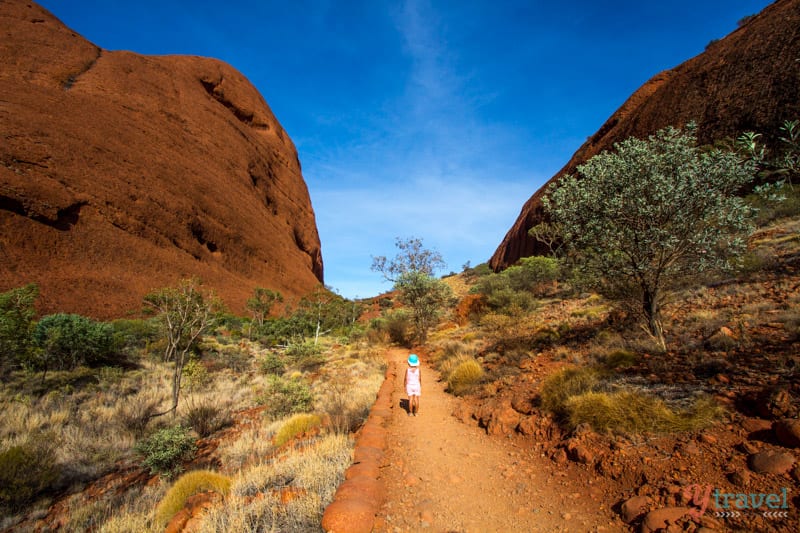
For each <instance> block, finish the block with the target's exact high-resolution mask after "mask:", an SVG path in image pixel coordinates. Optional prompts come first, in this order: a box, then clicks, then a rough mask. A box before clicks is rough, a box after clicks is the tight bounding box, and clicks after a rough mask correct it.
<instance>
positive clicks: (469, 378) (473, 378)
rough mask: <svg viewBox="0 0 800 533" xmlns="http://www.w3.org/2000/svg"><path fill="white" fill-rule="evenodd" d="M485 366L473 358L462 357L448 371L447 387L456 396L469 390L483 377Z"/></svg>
mask: <svg viewBox="0 0 800 533" xmlns="http://www.w3.org/2000/svg"><path fill="white" fill-rule="evenodd" d="M483 374H484V372H483V367H482V366H481V364H480V363H479V362H478V361H476V360H475V359H473V358H471V357H470V358H464V359H460V360H459V362H458V364H457V365H456V366H455V367H454V368H453V369H452V370H451V371H450V372H448V373H447V388H448V390H449V391H450V392H452V393H453V394H455V395H456V396H460V395H462V394H465V393H466V392H469V391H470V390H471V389H472V388H473V387H474V386H475V385H477V384H478V383H479V382H480V380H481V379H482V378H483Z"/></svg>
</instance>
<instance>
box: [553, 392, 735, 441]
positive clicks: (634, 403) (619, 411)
mask: <svg viewBox="0 0 800 533" xmlns="http://www.w3.org/2000/svg"><path fill="white" fill-rule="evenodd" d="M565 409H566V412H567V417H568V420H569V424H570V426H572V427H576V426H578V425H579V424H582V423H588V424H590V425H591V426H592V427H593V428H594V429H595V430H596V431H602V432H618V433H628V434H637V433H644V432H652V433H669V432H675V431H694V430H697V429H701V428H703V427H706V426H708V425H710V424H712V423H713V422H714V421H716V420H718V419H719V418H720V417H721V416H722V415H723V414H724V410H723V409H722V408H721V407H719V406H718V405H717V404H716V403H714V401H713V400H712V399H710V398H701V399H699V400H697V401H695V403H694V405H693V406H692V407H691V408H690V409H687V410H685V411H674V410H672V409H671V408H670V407H669V406H668V405H667V404H666V403H664V401H662V400H660V399H658V398H655V397H652V396H648V395H646V394H643V393H641V392H636V391H618V392H613V393H606V392H587V393H584V394H580V395H576V396H572V397H570V398H568V399H567V401H566V403H565Z"/></svg>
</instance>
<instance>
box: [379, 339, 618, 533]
mask: <svg viewBox="0 0 800 533" xmlns="http://www.w3.org/2000/svg"><path fill="white" fill-rule="evenodd" d="M407 356H408V352H407V351H404V350H401V349H390V350H389V351H388V352H387V360H388V362H389V364H390V365H393V366H394V368H395V369H396V372H394V375H390V376H389V378H388V379H390V380H394V386H393V392H392V409H391V410H392V416H391V419H390V420H389V422H388V424H387V449H386V457H385V461H384V466H383V468H382V470H381V475H380V479H381V481H382V482H383V484H384V487H385V489H386V494H387V496H386V502H385V503H384V505H383V506H382V508H381V510H380V512H379V514H378V516H377V519H376V521H375V528H374V531H376V532H391V533H401V532H410V531H432V532H459V533H479V532H480V533H483V532H494V531H497V532H500V531H503V532H509V531H526V532H529V531H542V532H567V531H575V532H584V533H585V532H587V531H603V532H615V531H626V529H625V528H624V527H623V526H622V524H621V522H619V520H617V519H616V518H615V517H614V516H613V513H612V511H611V510H610V509H609V508H608V504H607V503H605V499H606V498H605V496H606V495H605V494H604V493H603V492H604V491H603V489H602V488H601V486H600V485H595V484H593V481H592V476H590V475H589V474H588V473H587V472H583V471H574V470H569V471H568V470H566V469H564V468H563V467H559V466H557V465H555V464H554V463H553V462H552V461H550V460H549V459H547V458H545V457H542V456H541V453H540V452H537V451H536V450H534V449H531V447H530V445H527V446H526V445H524V444H523V443H522V441H519V442H517V441H516V440H515V439H509V438H499V437H497V438H496V437H492V436H489V435H487V434H486V433H485V431H484V430H482V429H481V428H479V427H476V426H469V425H467V424H464V423H462V422H460V421H459V420H457V419H456V418H455V417H453V416H452V412H453V408H454V406H455V405H456V402H459V401H461V400H460V399H458V398H455V397H453V396H451V395H449V394H447V393H446V392H445V391H444V389H445V384H444V383H442V382H440V381H439V375H438V373H437V372H436V371H435V370H433V369H431V368H430V367H429V366H427V365H425V361H423V365H422V379H423V381H422V396H421V400H420V413H419V415H418V416H416V417H415V416H409V415H408V413H407V411H406V409H405V408H404V405H405V400H406V395H405V391H404V389H403V376H404V372H405V368H406V357H407ZM390 368H391V367H390ZM401 400H402V402H401Z"/></svg>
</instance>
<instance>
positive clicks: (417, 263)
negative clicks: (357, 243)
mask: <svg viewBox="0 0 800 533" xmlns="http://www.w3.org/2000/svg"><path fill="white" fill-rule="evenodd" d="M395 246H397V248H398V249H399V250H400V251H399V252H398V253H397V255H396V256H395V257H394V259H391V260H389V259H387V258H386V257H385V256H382V255H379V256H377V257H373V258H372V270H373V271H374V272H380V273H381V274H383V277H384V278H385V279H386V280H388V281H391V282H393V283H394V282H397V281H398V280H399V279H400V277H401V276H403V275H404V274H408V273H410V272H420V273H422V274H426V275H428V276H433V275H434V274H435V273H436V272H437V271H438V270H442V269H444V268H445V267H446V266H447V265H446V263H445V262H444V259H443V258H442V254H440V253H439V252H437V251H436V250H429V249H427V248H424V247H423V245H422V239H419V238H417V237H409V238H407V239H401V238H400V237H397V238H396V239H395Z"/></svg>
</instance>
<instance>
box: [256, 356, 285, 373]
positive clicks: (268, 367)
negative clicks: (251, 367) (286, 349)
mask: <svg viewBox="0 0 800 533" xmlns="http://www.w3.org/2000/svg"><path fill="white" fill-rule="evenodd" d="M259 368H260V369H261V373H262V374H267V375H273V376H280V375H281V374H283V373H284V372H286V364H285V363H284V360H283V357H281V356H280V355H278V354H276V353H274V352H269V353H267V355H265V356H264V357H262V358H261V360H260V361H259Z"/></svg>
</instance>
